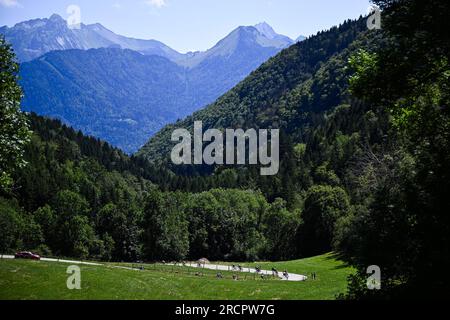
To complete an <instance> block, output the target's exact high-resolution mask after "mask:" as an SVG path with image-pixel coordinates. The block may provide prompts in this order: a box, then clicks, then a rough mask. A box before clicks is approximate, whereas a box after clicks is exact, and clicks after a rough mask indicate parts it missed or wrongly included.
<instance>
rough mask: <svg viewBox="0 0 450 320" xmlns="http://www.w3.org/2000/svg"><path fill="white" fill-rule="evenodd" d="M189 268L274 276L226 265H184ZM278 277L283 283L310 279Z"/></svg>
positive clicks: (292, 274)
mask: <svg viewBox="0 0 450 320" xmlns="http://www.w3.org/2000/svg"><path fill="white" fill-rule="evenodd" d="M171 265H173V264H171ZM178 265H179V264H178ZM184 265H185V266H187V267H191V268H199V269H208V270H217V271H230V272H233V271H234V272H244V273H256V274H263V275H268V276H272V275H273V273H272V271H268V270H261V271H260V272H257V271H256V269H254V268H247V267H246V268H242V271H238V270H237V269H235V270H233V268H232V267H231V266H225V265H219V264H204V265H203V264H202V265H200V266H199V264H198V263H192V262H191V263H185V264H184ZM278 277H279V278H280V279H281V280H283V281H306V280H307V279H308V277H306V276H303V275H301V274H295V273H289V277H288V278H286V277H284V276H283V272H279V273H278Z"/></svg>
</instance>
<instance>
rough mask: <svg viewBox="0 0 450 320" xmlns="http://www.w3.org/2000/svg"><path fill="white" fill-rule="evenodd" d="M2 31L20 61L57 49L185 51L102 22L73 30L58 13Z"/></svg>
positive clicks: (171, 53)
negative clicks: (131, 35) (116, 30)
mask: <svg viewBox="0 0 450 320" xmlns="http://www.w3.org/2000/svg"><path fill="white" fill-rule="evenodd" d="M0 33H2V34H4V35H5V37H6V40H7V41H8V42H10V43H12V45H13V48H14V50H15V52H16V54H17V56H18V58H19V60H20V61H22V62H24V61H29V60H33V59H35V58H37V57H40V56H41V55H43V54H45V53H47V52H50V51H55V50H68V49H82V50H87V49H96V48H107V47H120V48H123V49H131V50H135V51H138V52H140V53H143V54H147V55H152V54H155V55H159V56H163V57H166V58H168V59H171V60H176V59H179V58H180V56H181V54H180V53H178V52H177V51H175V50H173V49H171V48H169V47H168V46H166V45H165V44H163V43H162V42H159V41H156V40H138V39H132V38H127V37H124V36H120V35H117V34H115V33H114V32H112V31H110V30H108V29H106V28H105V27H103V26H102V25H101V24H98V23H97V24H92V25H85V24H81V26H80V29H71V28H69V27H68V25H67V22H66V21H65V20H64V19H63V18H62V17H60V16H59V15H57V14H54V15H52V16H51V17H50V18H49V19H35V20H30V21H25V22H21V23H18V24H16V25H15V26H14V27H12V28H8V27H6V26H5V27H2V28H0Z"/></svg>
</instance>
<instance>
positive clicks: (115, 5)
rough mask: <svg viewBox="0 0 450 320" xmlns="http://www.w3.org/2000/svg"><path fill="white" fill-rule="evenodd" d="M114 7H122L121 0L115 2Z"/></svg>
mask: <svg viewBox="0 0 450 320" xmlns="http://www.w3.org/2000/svg"><path fill="white" fill-rule="evenodd" d="M113 8H115V9H120V8H122V5H121V4H120V3H119V2H116V3H114V4H113Z"/></svg>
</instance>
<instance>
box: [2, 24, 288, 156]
mask: <svg viewBox="0 0 450 320" xmlns="http://www.w3.org/2000/svg"><path fill="white" fill-rule="evenodd" d="M0 33H2V34H4V35H5V37H6V39H7V41H9V42H10V43H12V45H13V48H14V49H15V52H16V54H17V56H18V57H19V59H20V61H21V62H22V65H21V78H22V80H21V85H22V87H23V90H24V94H25V96H24V100H23V109H24V110H25V111H34V112H36V113H38V114H40V115H46V116H51V117H55V118H59V119H61V120H63V121H64V122H65V123H67V124H68V125H71V126H73V127H75V128H77V129H81V130H83V131H84V132H85V133H86V134H90V135H94V136H97V137H99V138H102V139H104V140H106V141H108V142H110V143H111V144H113V145H115V146H118V147H120V148H121V149H123V150H124V151H126V152H129V153H132V152H135V151H137V150H138V149H139V148H140V147H141V146H142V145H143V144H144V143H145V142H146V141H148V139H149V137H151V136H152V135H153V134H155V133H156V132H157V131H158V130H159V129H161V128H162V127H163V126H164V125H166V124H168V123H171V122H174V121H176V120H177V119H180V118H183V117H185V116H187V115H189V114H191V113H192V112H194V111H196V110H199V109H200V108H202V107H204V106H206V105H207V104H209V103H211V102H213V101H215V100H216V99H217V98H218V97H220V96H221V95H222V94H224V93H225V92H227V91H228V90H230V89H231V88H233V87H234V86H235V85H236V84H238V83H239V82H240V81H241V80H243V79H244V78H245V77H246V76H248V75H249V74H250V73H251V72H252V71H253V70H255V69H256V68H257V67H259V66H260V65H261V64H262V63H263V62H265V61H266V60H268V59H269V58H270V57H272V56H274V55H276V54H277V53H278V52H279V51H281V50H282V49H284V48H286V47H289V46H290V45H292V44H293V43H294V42H295V41H293V40H291V39H290V38H288V37H286V36H283V35H279V34H277V33H276V32H275V31H274V30H273V29H272V28H271V27H270V26H269V25H268V24H267V23H261V24H258V25H256V26H249V27H246V26H243V27H238V28H236V29H235V30H233V31H232V32H231V33H230V34H229V35H228V36H227V37H225V38H224V39H222V40H221V41H219V42H218V43H217V44H216V45H215V46H214V47H213V48H211V49H209V50H207V51H204V52H195V53H187V54H181V53H178V52H177V51H175V50H173V49H171V48H169V47H168V46H166V45H165V44H163V43H161V42H159V41H156V40H138V39H132V38H127V37H123V36H120V35H117V34H115V33H113V32H112V31H109V30H108V29H106V28H104V27H103V26H102V25H100V24H92V25H81V28H80V29H79V30H77V29H70V28H69V27H68V26H67V22H66V21H65V20H64V19H63V18H61V17H60V16H58V15H53V16H51V17H50V18H49V19H36V20H31V21H27V22H22V23H19V24H17V25H15V26H14V27H12V28H8V27H2V28H0Z"/></svg>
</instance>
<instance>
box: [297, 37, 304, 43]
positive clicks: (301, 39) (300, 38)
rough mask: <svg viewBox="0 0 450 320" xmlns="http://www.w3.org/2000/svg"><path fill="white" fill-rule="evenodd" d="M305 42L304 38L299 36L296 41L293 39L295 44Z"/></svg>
mask: <svg viewBox="0 0 450 320" xmlns="http://www.w3.org/2000/svg"><path fill="white" fill-rule="evenodd" d="M305 40H306V37H305V36H299V37H298V38H297V39H295V42H296V43H297V42H302V41H305Z"/></svg>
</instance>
